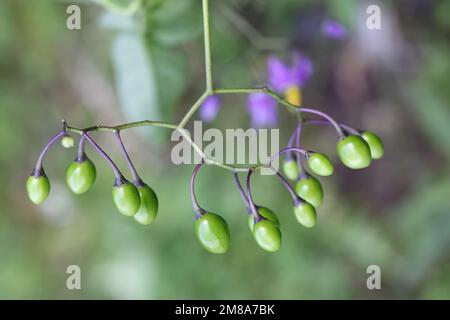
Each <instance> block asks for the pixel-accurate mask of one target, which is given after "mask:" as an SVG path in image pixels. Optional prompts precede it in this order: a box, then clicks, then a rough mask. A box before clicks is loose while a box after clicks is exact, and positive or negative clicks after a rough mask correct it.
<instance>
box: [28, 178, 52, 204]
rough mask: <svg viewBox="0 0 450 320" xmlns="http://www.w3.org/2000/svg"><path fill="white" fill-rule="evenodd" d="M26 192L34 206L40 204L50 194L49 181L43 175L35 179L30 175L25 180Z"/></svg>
mask: <svg viewBox="0 0 450 320" xmlns="http://www.w3.org/2000/svg"><path fill="white" fill-rule="evenodd" d="M26 190H27V193H28V197H29V198H30V200H31V201H32V202H33V203H34V204H41V203H42V202H44V201H45V199H47V197H48V195H49V193H50V181H49V180H48V178H47V176H46V175H45V174H42V175H40V176H39V177H37V178H36V177H34V176H32V175H31V176H29V177H28V179H27V183H26Z"/></svg>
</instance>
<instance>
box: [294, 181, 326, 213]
mask: <svg viewBox="0 0 450 320" xmlns="http://www.w3.org/2000/svg"><path fill="white" fill-rule="evenodd" d="M295 191H296V192H297V194H298V196H299V197H300V198H302V199H303V200H305V201H307V202H309V203H311V204H312V205H313V206H315V207H316V208H317V207H318V206H320V204H321V203H322V201H323V189H322V185H321V184H320V182H319V180H317V179H316V178H314V177H312V176H309V177H307V178H304V179H301V180H299V181H298V182H297V185H296V186H295Z"/></svg>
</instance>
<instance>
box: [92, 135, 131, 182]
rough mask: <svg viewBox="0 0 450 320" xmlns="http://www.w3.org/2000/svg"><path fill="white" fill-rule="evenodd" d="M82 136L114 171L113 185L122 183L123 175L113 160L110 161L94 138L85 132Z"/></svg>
mask: <svg viewBox="0 0 450 320" xmlns="http://www.w3.org/2000/svg"><path fill="white" fill-rule="evenodd" d="M84 136H85V137H86V140H87V141H89V143H90V144H91V145H92V147H94V149H95V150H96V151H97V152H98V153H99V154H100V155H101V156H102V157H103V158H104V159H105V160H106V162H108V164H109V166H110V167H111V169H112V171H113V173H114V178H115V185H116V186H117V185H120V184H122V183H123V182H124V177H123V175H122V173H121V172H120V170H119V168H118V167H117V166H116V164H115V163H114V161H112V159H111V158H110V157H109V156H108V155H107V154H106V152H105V151H103V149H102V148H101V147H100V146H99V145H98V144H97V143H96V142H95V141H94V140H92V138H91V137H90V136H89V135H88V134H87V133H85V134H84Z"/></svg>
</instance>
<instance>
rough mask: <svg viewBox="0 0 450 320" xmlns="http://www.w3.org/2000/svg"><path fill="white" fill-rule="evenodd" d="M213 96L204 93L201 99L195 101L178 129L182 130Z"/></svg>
mask: <svg viewBox="0 0 450 320" xmlns="http://www.w3.org/2000/svg"><path fill="white" fill-rule="evenodd" d="M210 95H211V94H210V93H208V91H205V92H203V94H202V95H201V96H200V98H198V99H197V101H195V103H194V104H193V105H192V107H191V108H190V109H189V110H188V112H187V113H186V114H185V115H184V117H183V119H182V120H181V121H180V123H179V124H178V126H177V128H178V129H182V128H184V127H185V126H186V124H187V123H188V122H189V120H191V118H192V117H193V115H194V113H195V112H196V111H197V110H198V109H199V108H200V107H201V106H202V104H203V102H205V100H206V99H207V98H208V97H209V96H210Z"/></svg>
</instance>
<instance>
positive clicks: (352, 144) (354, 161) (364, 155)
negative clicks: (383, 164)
mask: <svg viewBox="0 0 450 320" xmlns="http://www.w3.org/2000/svg"><path fill="white" fill-rule="evenodd" d="M337 153H338V155H339V158H340V159H341V161H342V162H343V163H344V164H345V165H346V166H347V167H349V168H351V169H363V168H367V167H368V166H369V165H370V162H371V161H372V157H371V155H370V147H369V145H368V144H367V142H366V141H365V140H364V139H363V138H361V137H360V136H356V135H350V136H348V137H346V138H344V139H342V140H340V141H339V142H338V143H337Z"/></svg>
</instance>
